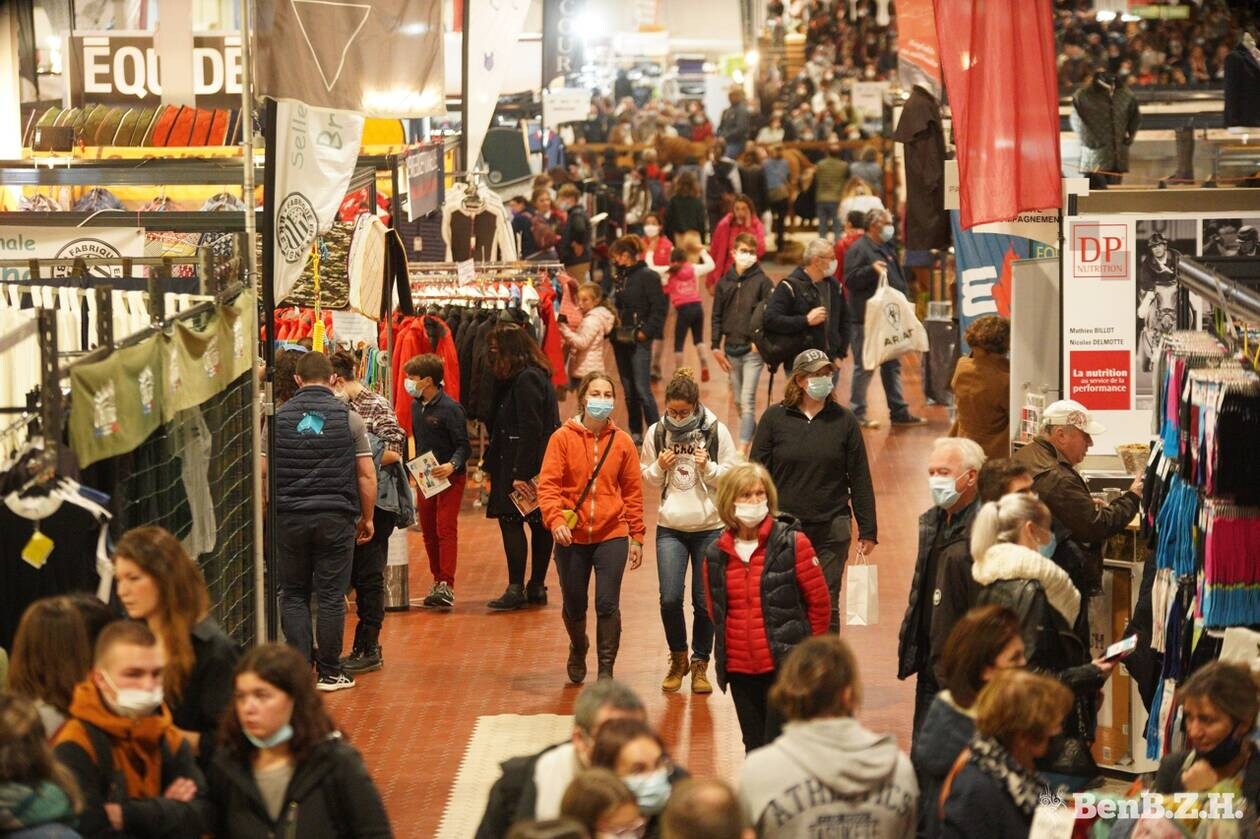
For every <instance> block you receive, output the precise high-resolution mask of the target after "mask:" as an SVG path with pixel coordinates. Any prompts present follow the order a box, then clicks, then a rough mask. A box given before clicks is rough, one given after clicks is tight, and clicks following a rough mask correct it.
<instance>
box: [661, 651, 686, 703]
mask: <svg viewBox="0 0 1260 839" xmlns="http://www.w3.org/2000/svg"><path fill="white" fill-rule="evenodd" d="M686 675H687V651H686V650H683V651H682V652H680V653H676V652H674V651H672V650H671V651H670V653H669V672H668V673H666V674H665V681H663V682H661V690H663V691H665V692H666V693H675V692H676V691H677V690H678V689H679V688H681V687H682V681H683V676H686Z"/></svg>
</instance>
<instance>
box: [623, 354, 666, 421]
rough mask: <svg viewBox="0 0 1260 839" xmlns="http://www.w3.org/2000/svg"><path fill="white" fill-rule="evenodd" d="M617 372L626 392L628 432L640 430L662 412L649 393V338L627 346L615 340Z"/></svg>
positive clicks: (650, 358) (650, 376) (650, 368)
mask: <svg viewBox="0 0 1260 839" xmlns="http://www.w3.org/2000/svg"><path fill="white" fill-rule="evenodd" d="M614 347H615V350H614V353H615V355H616V357H617V373H618V375H620V377H621V387H622V389H623V390H624V391H625V393H626V413H627V414H628V415H629V425H630V433H631V434H642V433H643V431H644V429H645V428H649V427H651V426H652V424H653V423H656V422H660V419H661V414H660V411H658V410H657V407H656V397H655V396H653V395H652V342H651V341H644V342H643V343H642V344H635V345H634V346H632V347H631V346H626V345H624V344H615V345H614Z"/></svg>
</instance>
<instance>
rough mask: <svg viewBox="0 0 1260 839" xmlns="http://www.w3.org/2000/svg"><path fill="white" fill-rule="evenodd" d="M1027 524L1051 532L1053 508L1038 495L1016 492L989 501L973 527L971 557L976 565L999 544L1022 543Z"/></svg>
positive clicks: (981, 510)
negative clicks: (1051, 509)
mask: <svg viewBox="0 0 1260 839" xmlns="http://www.w3.org/2000/svg"><path fill="white" fill-rule="evenodd" d="M1027 522H1032V523H1033V524H1035V525H1037V526H1039V527H1043V528H1046V529H1047V530H1048V529H1050V526H1051V524H1053V519H1052V518H1051V516H1050V508H1049V507H1047V506H1046V505H1045V504H1043V503H1042V502H1041V501H1040V499H1038V498H1037V497H1036V496H1035V495H1030V494H1028V493H1026V492H1013V493H1011V494H1009V495H1003V496H1002V497H1001V498H1000V499H998V500H997V501H990V502H989V503H987V504H985V505H984V506H983V507H981V508H980V512H978V513H976V518H975V521H974V522H973V523H972V525H971V556H972V558H973V559H975V560H976V561H977V562H979V561H980V560H981V559H983V558H984V555H985V553H987V552H988V550H989V548H991V547H993V546H994V545H996V544H997V543H998V542H1017V541H1019V531H1020V530H1021V529H1022V528H1023V527H1024V524H1025V523H1027Z"/></svg>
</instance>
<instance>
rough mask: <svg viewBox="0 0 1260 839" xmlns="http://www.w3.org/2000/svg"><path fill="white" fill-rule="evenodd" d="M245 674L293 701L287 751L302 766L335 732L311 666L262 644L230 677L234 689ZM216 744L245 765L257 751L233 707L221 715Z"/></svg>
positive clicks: (283, 647) (280, 647)
mask: <svg viewBox="0 0 1260 839" xmlns="http://www.w3.org/2000/svg"><path fill="white" fill-rule="evenodd" d="M245 673H253V674H254V675H255V676H257V677H258V678H260V679H262V680H263V681H264V682H266V683H267V684H269V685H271V686H272V687H274V688H276V689H277V690H280V691H283V692H284V693H286V694H288V695H289V696H290V697H291V698H292V699H293V716H292V717H290V718H289V725H291V726H293V739H292V740H290V741H289V747H290V749H291V750H292V752H293V759H294V761H296V762H298V763H301V762H302V761H303V760H305V759H306V758H307V757H308V756H309V755H310V753H311V750H312V749H314V748H315V747H316V746H318V745H319V744H320V743H322V742H324V741H325V740H327V739H328V737H329V735H330V734H332V733H333V732H334V731H336V730H337V727H336V726H335V725H333V721H332V718H331V717H329V716H328V711H327V710H326V709H325V708H324V701H323V699H321V698H320V695H319V691H317V690H316V689H315V682H314V681H313V680H312V679H311V665H310V662H308V661H307V660H306V659H305V658H303V657H302V654H301V653H299V652H298V651H297V650H295V649H293V648H292V647H290V646H289V645H288V644H262V645H261V646H258V647H254V648H253V649H252V650H250V651H249V652H248V653H246V654H245V657H244V658H242V659H241V660H240V662H239V663H238V664H237V665H236V672H235V673H233V674H232V687H233V689H235V687H236V680H237V679H238V678H240V677H241V676H242V675H244V674H245ZM219 743H220V744H221V745H222V746H223V748H225V749H227V750H228V751H229V752H231V753H232V755H233V756H234V757H236V758H237V759H238V760H240V761H242V762H246V761H248V760H249V759H250V758H251V757H253V754H254V752H255V751H257V747H255V746H254V744H253V743H251V742H249V738H247V737H246V736H245V732H244V731H243V730H242V729H241V721H240V719H239V718H238V717H237V716H236V708H235V707H233V708H231V709H229V711H228V712H227V713H226V714H224V715H223V722H222V724H221V725H220V727H219Z"/></svg>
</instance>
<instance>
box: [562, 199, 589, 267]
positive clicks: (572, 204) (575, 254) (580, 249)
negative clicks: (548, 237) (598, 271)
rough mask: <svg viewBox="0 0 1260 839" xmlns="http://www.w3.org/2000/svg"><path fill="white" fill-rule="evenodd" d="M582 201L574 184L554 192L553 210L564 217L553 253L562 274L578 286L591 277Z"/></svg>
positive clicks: (586, 229) (587, 226) (587, 233)
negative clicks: (561, 263)
mask: <svg viewBox="0 0 1260 839" xmlns="http://www.w3.org/2000/svg"><path fill="white" fill-rule="evenodd" d="M581 201H582V193H581V192H580V191H579V190H578V188H577V187H576V186H574V185H573V184H565V185H564V186H562V187H560V189H559V190H557V192H556V206H557V207H559V208H560V209H561V210H564V212H565V214H566V216H567V217H566V219H565V222H564V229H562V230H561V231H560V242H559V243H558V244H557V245H556V252H557V253H559V254H560V261H561V262H563V263H564V267H565V270H566V271H568V272H569V274H570V275H571V276H572V277H573V279H575V280H577V281H578V284H579V285H581V284H582V283H584V282H586V281H587V279H588V278H589V277H590V273H591V223H590V220H589V219H588V218H587V217H586V210H584V209H583V208H582V204H581Z"/></svg>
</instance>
